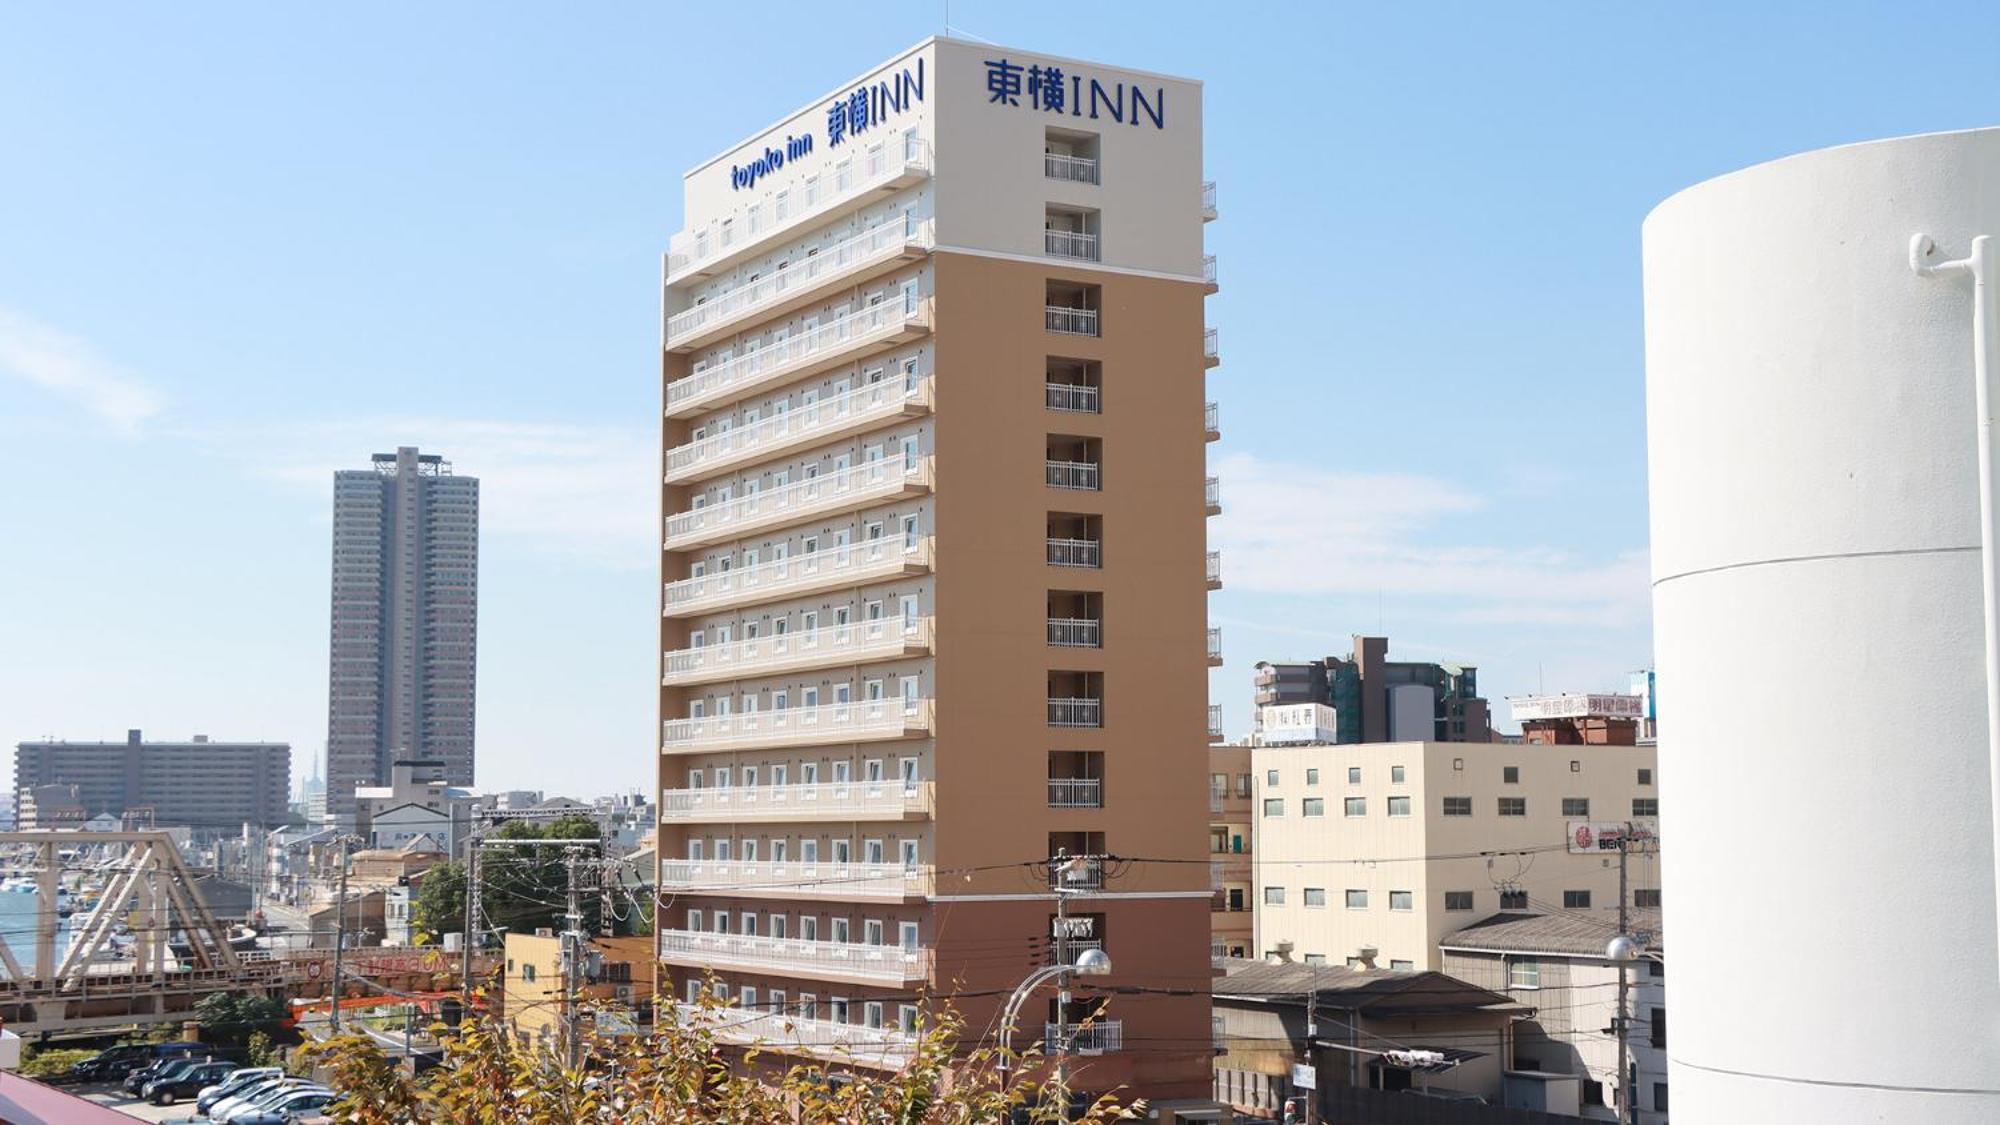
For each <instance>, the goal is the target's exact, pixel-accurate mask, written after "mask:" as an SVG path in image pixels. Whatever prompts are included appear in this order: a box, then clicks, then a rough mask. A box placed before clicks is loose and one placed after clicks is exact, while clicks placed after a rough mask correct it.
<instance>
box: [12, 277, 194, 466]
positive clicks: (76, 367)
mask: <svg viewBox="0 0 2000 1125" xmlns="http://www.w3.org/2000/svg"><path fill="white" fill-rule="evenodd" d="M0 372H4V373H6V374H9V375H12V376H14V377H15V378H18V379H22V380H25V381H26V382H29V383H32V384H34V385H35V386H38V387H41V388H42V389H44V390H46V391H50V392H52V393H54V394H56V395H59V396H61V397H64V398H68V399H72V400H74V401H75V402H76V403H77V404H78V405H80V406H82V407H83V408H84V409H85V410H88V411H89V412H90V413H92V414H95V415H96V416H97V417H98V418H99V419H101V420H102V421H104V422H105V423H107V424H108V425H110V427H111V428H112V429H114V430H116V431H117V432H119V433H121V434H126V435H128V436H129V435H132V434H136V433H138V432H139V427H140V426H141V425H142V424H143V423H144V422H145V421H146V420H147V419H148V418H151V417H153V416H154V415H155V414H158V413H159V412H160V410H161V409H162V408H163V407H164V406H165V400H164V399H163V398H162V397H161V396H160V394H159V392H157V391H155V390H154V389H153V388H152V387H150V386H147V385H146V383H145V382H143V381H142V380H140V379H139V378H138V377H137V376H134V375H132V374H131V373H129V372H127V371H125V370H124V369H123V368H121V367H119V366H118V365H117V364H115V363H113V362H112V361H110V360H108V359H106V358H104V357H103V356H101V355H99V354H98V353H97V350H96V349H95V348H93V347H91V345H90V342H89V341H87V340H84V339H82V338H81V337H78V336H72V335H70V334H68V333H66V332H63V331H60V330H58V329H56V328H53V327H51V326H49V325H47V324H44V323H42V322H41V321H39V320H36V319H35V318H34V317H31V316H29V315H28V314H26V313H23V312H21V311H19V310H17V309H9V308H6V307H4V306H0Z"/></svg>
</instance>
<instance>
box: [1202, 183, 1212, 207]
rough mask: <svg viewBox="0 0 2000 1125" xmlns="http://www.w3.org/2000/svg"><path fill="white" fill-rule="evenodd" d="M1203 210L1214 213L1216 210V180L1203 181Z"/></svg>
mask: <svg viewBox="0 0 2000 1125" xmlns="http://www.w3.org/2000/svg"><path fill="white" fill-rule="evenodd" d="M1201 209H1202V210H1204V211H1214V210H1215V181H1214V180H1203V181H1202V182H1201Z"/></svg>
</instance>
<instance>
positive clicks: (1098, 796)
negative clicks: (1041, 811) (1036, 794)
mask: <svg viewBox="0 0 2000 1125" xmlns="http://www.w3.org/2000/svg"><path fill="white" fill-rule="evenodd" d="M1049 807H1050V808H1052V809H1101V808H1103V807H1104V781H1103V780H1102V779H1101V778H1095V777H1052V778H1050V779H1049Z"/></svg>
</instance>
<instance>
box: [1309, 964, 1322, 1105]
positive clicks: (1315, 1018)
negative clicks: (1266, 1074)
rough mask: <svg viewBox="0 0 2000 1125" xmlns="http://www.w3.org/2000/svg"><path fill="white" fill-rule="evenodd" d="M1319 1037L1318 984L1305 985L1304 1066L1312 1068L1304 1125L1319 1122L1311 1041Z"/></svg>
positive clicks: (1315, 1063)
mask: <svg viewBox="0 0 2000 1125" xmlns="http://www.w3.org/2000/svg"><path fill="white" fill-rule="evenodd" d="M1317 1035H1319V983H1318V982H1317V981H1308V982H1307V983H1306V1065H1307V1066H1309V1067H1311V1068H1312V1072H1313V1084H1312V1089H1310V1090H1307V1091H1306V1125H1315V1123H1316V1122H1317V1121H1319V1056H1318V1055H1315V1054H1314V1053H1313V1039H1314V1037H1316V1036H1317Z"/></svg>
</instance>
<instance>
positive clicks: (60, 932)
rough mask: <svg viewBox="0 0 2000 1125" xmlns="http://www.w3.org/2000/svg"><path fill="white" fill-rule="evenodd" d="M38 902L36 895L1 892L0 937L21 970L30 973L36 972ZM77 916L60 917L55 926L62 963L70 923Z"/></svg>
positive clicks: (57, 948) (38, 897)
mask: <svg viewBox="0 0 2000 1125" xmlns="http://www.w3.org/2000/svg"><path fill="white" fill-rule="evenodd" d="M40 901H41V896H39V895H35V894H28V893H23V892H20V891H0V938H5V939H6V941H7V948H8V949H10V950H12V951H13V952H14V960H16V961H19V962H20V963H21V971H22V972H24V973H29V974H33V973H34V971H35V905H36V904H37V903H38V902H40ZM76 917H77V915H71V916H70V917H69V918H65V919H63V920H62V922H61V923H60V924H59V925H58V926H57V928H56V960H57V962H61V960H62V956H63V951H64V950H66V949H68V948H69V937H70V923H71V922H72V921H74V920H75V918H76ZM50 968H51V969H53V968H54V966H50Z"/></svg>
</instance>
